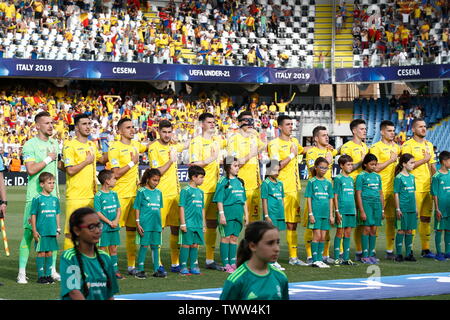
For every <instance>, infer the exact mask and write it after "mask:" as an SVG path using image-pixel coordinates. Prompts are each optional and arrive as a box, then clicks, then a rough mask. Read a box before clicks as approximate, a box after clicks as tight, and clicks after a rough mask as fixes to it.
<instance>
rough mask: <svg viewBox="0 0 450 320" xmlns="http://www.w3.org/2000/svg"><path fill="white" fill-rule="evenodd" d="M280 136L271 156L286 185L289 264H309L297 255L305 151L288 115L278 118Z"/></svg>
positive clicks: (285, 209)
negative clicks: (301, 165)
mask: <svg viewBox="0 0 450 320" xmlns="http://www.w3.org/2000/svg"><path fill="white" fill-rule="evenodd" d="M277 123H278V127H279V129H280V136H279V137H278V138H276V139H273V140H272V141H270V142H269V146H268V149H269V158H270V159H273V160H277V161H280V172H279V175H278V179H279V180H281V181H282V182H283V187H284V194H285V198H284V213H285V219H286V227H287V230H286V240H287V243H288V250H289V264H291V265H302V266H307V264H306V263H305V262H303V261H301V260H300V259H299V258H298V256H297V242H298V239H297V224H298V223H299V222H300V220H301V219H300V198H299V191H300V189H301V184H300V175H299V169H298V160H297V157H298V155H299V154H303V153H304V149H303V147H302V146H301V145H300V144H299V143H298V140H297V139H296V138H293V137H292V129H293V125H294V123H293V121H292V118H291V117H289V116H286V115H280V116H278V118H277Z"/></svg>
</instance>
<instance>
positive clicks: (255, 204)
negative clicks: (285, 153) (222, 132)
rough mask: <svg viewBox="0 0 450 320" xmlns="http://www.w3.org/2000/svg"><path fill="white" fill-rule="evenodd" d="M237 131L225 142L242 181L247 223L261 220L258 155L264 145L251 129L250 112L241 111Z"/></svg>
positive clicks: (251, 119) (251, 117) (256, 133)
mask: <svg viewBox="0 0 450 320" xmlns="http://www.w3.org/2000/svg"><path fill="white" fill-rule="evenodd" d="M237 120H238V125H239V130H238V132H236V133H235V134H233V135H232V136H231V137H230V138H229V139H228V141H227V154H228V155H229V156H232V157H235V158H237V159H238V162H239V167H240V169H239V178H241V179H242V180H244V184H245V193H246V196H247V208H248V213H249V223H251V222H254V221H258V220H261V216H260V207H259V203H260V201H261V193H260V190H259V189H260V186H261V175H260V171H259V160H258V154H259V152H261V151H262V150H263V149H264V148H266V144H265V143H264V142H262V141H261V139H260V138H259V137H258V132H257V131H256V130H255V129H253V116H252V113H251V112H250V111H243V112H241V113H240V114H239V116H238V118H237Z"/></svg>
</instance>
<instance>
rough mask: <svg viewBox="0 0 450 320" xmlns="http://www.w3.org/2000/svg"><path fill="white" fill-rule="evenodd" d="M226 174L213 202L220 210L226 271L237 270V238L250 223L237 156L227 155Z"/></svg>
mask: <svg viewBox="0 0 450 320" xmlns="http://www.w3.org/2000/svg"><path fill="white" fill-rule="evenodd" d="M223 168H224V172H225V175H224V176H223V177H221V178H220V179H219V181H218V182H217V186H216V192H215V193H214V198H213V202H215V203H217V209H218V210H219V214H218V220H219V223H220V225H219V232H220V258H221V260H222V264H223V266H224V268H225V270H224V271H226V272H228V273H232V272H233V271H235V270H236V268H237V266H236V252H237V240H238V237H239V234H240V233H241V231H242V228H243V227H244V225H247V224H248V219H249V218H248V215H249V213H248V208H247V203H246V200H247V199H246V197H245V184H244V181H243V180H242V179H241V178H239V177H238V172H239V162H238V160H237V158H233V157H227V158H226V159H225V163H224V164H223Z"/></svg>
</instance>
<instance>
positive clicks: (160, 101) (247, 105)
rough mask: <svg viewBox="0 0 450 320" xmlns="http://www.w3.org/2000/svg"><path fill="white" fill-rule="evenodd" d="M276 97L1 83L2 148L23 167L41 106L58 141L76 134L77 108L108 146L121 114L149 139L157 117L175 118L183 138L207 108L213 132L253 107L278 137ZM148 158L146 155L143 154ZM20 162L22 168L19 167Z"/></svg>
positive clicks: (259, 123)
mask: <svg viewBox="0 0 450 320" xmlns="http://www.w3.org/2000/svg"><path fill="white" fill-rule="evenodd" d="M280 101H281V102H278V103H276V100H275V99H273V100H271V101H264V99H263V98H260V97H259V96H258V94H256V93H253V94H250V95H249V96H247V97H246V98H245V99H244V101H242V102H240V103H236V101H233V98H232V97H231V96H229V95H227V94H226V93H224V92H218V91H216V90H211V91H210V90H208V94H207V93H206V92H204V91H203V92H200V93H199V94H197V95H195V96H194V95H190V94H187V93H186V92H185V93H183V94H175V93H174V92H173V91H172V90H171V89H166V90H163V91H156V90H155V91H153V92H149V91H148V90H147V91H145V92H144V91H142V92H140V91H139V90H132V89H127V90H115V89H113V88H112V87H109V88H101V89H97V88H89V87H86V86H83V87H80V86H73V87H70V88H69V89H67V88H57V87H52V86H49V87H47V88H46V89H40V90H38V89H36V87H33V86H31V85H30V86H23V85H20V84H15V85H13V86H8V87H7V88H5V87H4V86H3V88H2V89H0V123H2V124H4V125H2V126H1V127H0V154H1V155H2V156H3V157H4V160H5V161H4V162H5V164H6V166H7V167H8V168H9V169H10V170H11V171H21V170H22V171H23V170H24V167H23V163H22V162H20V161H21V157H22V145H23V144H24V143H25V142H26V141H27V140H28V139H30V138H32V137H33V136H34V135H35V134H36V128H35V124H34V116H35V115H36V114H37V113H38V112H40V111H48V112H49V113H50V114H51V115H52V117H54V137H55V138H56V139H58V141H59V144H60V147H62V146H63V143H64V141H65V140H67V139H71V138H72V137H73V136H74V131H73V130H74V125H73V118H74V116H75V115H76V114H77V113H87V114H90V115H91V116H92V121H93V124H92V128H93V130H92V132H91V137H90V139H91V140H92V141H95V142H96V143H97V144H98V147H99V148H102V149H103V150H107V145H108V143H109V142H110V141H112V140H114V139H117V138H118V136H117V135H116V126H115V125H116V124H117V122H118V121H119V120H120V119H121V118H123V117H128V118H131V119H132V121H133V124H134V127H135V130H136V134H135V139H137V140H139V141H141V142H143V143H150V142H151V141H153V140H155V139H157V138H158V133H157V127H158V123H159V121H160V120H161V119H167V120H170V121H171V122H172V123H173V124H174V130H175V136H176V139H177V140H178V141H183V142H184V141H187V140H188V139H191V138H192V137H194V136H195V135H197V134H199V133H200V131H199V130H200V125H199V124H198V123H197V120H198V116H199V115H200V114H201V113H203V112H210V113H212V114H214V115H215V117H216V120H217V134H218V135H221V136H222V137H223V138H225V139H226V138H227V137H229V135H230V134H233V133H234V132H235V131H236V130H237V129H238V125H237V120H236V118H237V115H238V114H239V113H240V112H241V111H243V110H251V111H252V113H253V115H254V119H255V124H254V127H255V129H256V130H257V131H258V133H259V135H260V137H261V139H263V140H270V139H273V138H274V137H276V135H277V130H275V129H276V126H277V123H276V120H275V119H276V117H277V115H278V109H279V107H280V105H279V104H282V106H283V108H285V106H284V104H286V103H283V101H284V100H283V99H280ZM15 159H17V160H15ZM179 160H180V161H181V162H184V163H187V161H188V160H187V159H186V155H180V159H179ZM141 161H142V163H146V161H147V159H146V158H145V156H144V157H143V158H141ZM21 165H22V168H21Z"/></svg>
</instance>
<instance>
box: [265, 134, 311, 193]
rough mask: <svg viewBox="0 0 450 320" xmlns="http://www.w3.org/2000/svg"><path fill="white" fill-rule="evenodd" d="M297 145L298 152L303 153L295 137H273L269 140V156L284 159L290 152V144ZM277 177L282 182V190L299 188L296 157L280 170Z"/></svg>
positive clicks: (288, 190)
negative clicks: (286, 138) (286, 139)
mask: <svg viewBox="0 0 450 320" xmlns="http://www.w3.org/2000/svg"><path fill="white" fill-rule="evenodd" d="M293 144H296V145H297V149H298V154H302V153H303V147H302V146H301V145H300V144H299V143H298V140H297V139H296V138H291V139H290V140H289V141H285V140H282V139H280V138H276V139H273V140H272V141H270V142H269V146H268V149H269V158H270V159H275V160H279V161H281V160H284V159H286V158H287V157H289V155H290V154H291V146H292V145H293ZM278 179H279V180H281V181H282V182H283V187H284V192H286V193H287V192H295V191H299V190H301V188H302V186H301V184H300V174H299V169H298V159H297V157H294V158H293V159H292V160H291V161H289V163H288V164H287V165H286V167H284V168H283V169H281V170H280V173H279V175H278Z"/></svg>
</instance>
